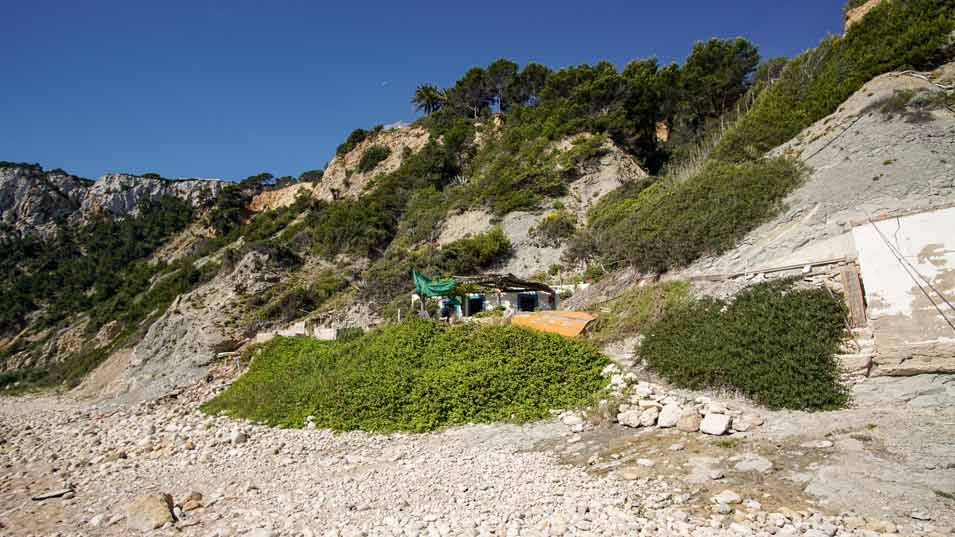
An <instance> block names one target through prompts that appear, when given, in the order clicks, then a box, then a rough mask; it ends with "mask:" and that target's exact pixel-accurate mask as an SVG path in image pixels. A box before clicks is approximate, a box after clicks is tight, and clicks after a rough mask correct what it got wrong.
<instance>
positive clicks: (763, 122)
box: [713, 0, 955, 162]
mask: <svg viewBox="0 0 955 537" xmlns="http://www.w3.org/2000/svg"><path fill="white" fill-rule="evenodd" d="M953 30H955V2H953V0H897V1H889V2H882V3H881V4H879V5H878V6H877V7H876V8H874V9H873V10H872V11H870V12H869V13H868V14H867V15H866V16H865V18H863V19H862V21H860V22H859V23H857V24H855V25H853V26H852V28H851V29H850V30H849V31H848V32H847V33H846V34H845V35H843V36H832V37H829V38H827V39H826V40H824V41H823V42H822V43H820V44H819V46H818V47H817V48H815V49H813V50H810V51H808V52H806V53H804V54H802V55H800V56H799V57H797V58H795V59H794V60H792V61H791V62H789V65H787V66H786V67H785V69H783V71H782V73H781V76H780V78H779V80H777V81H776V82H775V83H774V84H773V85H772V86H771V87H770V88H768V89H767V90H766V91H764V92H763V93H762V94H761V95H760V97H759V98H758V99H757V101H756V103H755V104H754V105H753V108H752V110H750V112H749V113H748V114H746V116H745V117H744V118H743V119H742V121H741V122H740V123H739V124H738V125H737V127H736V128H734V129H732V130H730V131H729V132H728V133H727V134H726V136H724V137H723V139H722V141H721V142H720V144H719V145H718V146H717V148H716V150H715V152H714V155H713V156H714V157H715V158H717V159H720V160H726V161H733V162H740V161H743V160H747V159H752V158H755V157H758V156H761V155H763V154H764V153H765V152H766V151H769V150H770V149H772V148H774V147H776V146H778V145H780V144H782V143H784V142H786V141H787V140H789V139H791V138H792V137H794V136H795V135H796V134H798V133H799V131H801V130H802V129H804V128H806V127H808V126H809V125H811V124H812V123H814V122H815V121H818V120H820V119H822V118H824V117H825V116H827V115H829V114H831V113H832V112H833V111H835V109H836V108H837V107H838V106H839V105H840V104H842V103H843V102H844V101H845V100H846V99H847V98H849V96H850V95H852V94H853V93H854V92H855V91H857V90H858V89H859V88H861V87H862V85H863V84H865V83H866V82H868V81H869V80H871V79H872V78H873V77H875V76H876V75H879V74H882V73H885V72H887V71H892V70H894V69H906V68H911V69H927V68H931V67H934V66H936V65H939V64H940V63H943V62H945V61H950V60H951V59H952V57H953V51H955V49H953V45H952V42H951V37H950V35H951V32H952V31H953Z"/></svg>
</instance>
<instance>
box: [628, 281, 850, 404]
mask: <svg viewBox="0 0 955 537" xmlns="http://www.w3.org/2000/svg"><path fill="white" fill-rule="evenodd" d="M845 314H846V312H845V304H844V303H843V302H842V300H840V299H839V298H837V297H834V296H832V295H831V294H830V293H829V292H828V291H827V290H825V289H821V288H816V289H796V288H794V282H793V280H782V281H776V282H768V283H762V284H758V285H755V286H753V287H750V288H748V289H746V290H744V291H742V292H741V293H740V294H739V295H737V297H736V298H735V300H733V301H732V302H729V303H727V302H724V301H721V300H716V299H703V300H699V301H694V302H690V303H684V304H678V305H675V306H673V307H671V308H669V309H668V311H667V312H666V313H665V314H664V316H663V318H662V319H661V320H660V321H659V322H658V323H656V324H655V325H654V326H653V327H652V328H651V329H650V331H649V333H648V334H647V335H646V339H645V340H644V341H643V345H642V346H641V347H640V350H639V352H640V356H641V358H643V359H645V360H646V361H647V363H648V365H649V367H650V368H651V369H653V370H655V371H657V372H658V373H660V374H661V375H663V376H664V377H665V378H667V380H669V381H670V382H672V383H673V384H675V385H676V386H679V387H681V388H690V389H703V388H731V389H736V390H739V391H740V392H741V393H743V394H744V395H746V396H747V397H750V398H751V399H752V400H753V401H755V402H756V403H758V404H761V405H765V406H767V407H769V408H774V409H775V408H790V409H799V410H803V409H808V410H826V409H834V408H839V407H841V406H843V405H845V403H846V402H847V401H848V392H847V390H846V388H845V387H844V386H843V385H842V384H840V382H839V365H838V362H837V361H836V358H835V355H836V353H837V352H838V351H839V349H840V346H841V344H842V342H843V340H844V338H845V328H844V326H845V325H844V320H845Z"/></svg>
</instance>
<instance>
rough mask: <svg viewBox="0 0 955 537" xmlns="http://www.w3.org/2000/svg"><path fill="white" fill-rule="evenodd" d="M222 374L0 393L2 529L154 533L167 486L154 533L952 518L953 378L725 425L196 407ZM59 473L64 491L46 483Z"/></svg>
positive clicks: (788, 531)
mask: <svg viewBox="0 0 955 537" xmlns="http://www.w3.org/2000/svg"><path fill="white" fill-rule="evenodd" d="M949 380H951V379H949ZM224 382H225V381H223V380H219V381H215V382H213V383H212V384H202V385H197V386H195V387H193V388H191V389H189V390H186V391H185V392H183V393H180V394H178V396H177V397H175V398H166V399H164V400H161V401H157V402H150V403H142V404H139V405H135V406H122V405H120V404H118V403H116V402H114V401H90V400H85V401H84V400H77V399H75V398H72V397H68V396H25V397H19V398H4V399H0V445H2V452H0V464H2V467H3V472H2V476H0V535H3V536H6V535H11V536H12V535H16V536H26V535H44V536H45V535H61V536H72V535H76V536H79V535H139V534H142V532H140V531H138V530H133V529H130V527H129V525H134V522H133V517H128V514H127V508H128V506H129V505H130V504H131V503H132V502H133V500H134V499H136V498H137V497H140V496H143V495H148V494H156V493H164V494H169V495H170V496H171V497H172V504H173V505H175V508H174V510H175V513H176V518H177V520H176V521H175V522H174V523H173V522H169V523H168V524H167V525H165V526H164V527H160V528H158V529H155V530H153V531H151V532H147V533H148V534H153V535H199V536H210V537H211V536H214V535H218V536H220V537H224V536H232V535H250V536H253V537H263V536H268V535H272V536H309V535H692V536H716V535H727V536H729V535H733V536H737V535H763V536H765V535H778V536H796V535H806V536H808V537H820V536H827V537H831V536H833V535H841V536H849V535H852V536H867V537H868V536H875V535H880V534H886V535H894V534H900V533H901V534H908V535H929V534H933V533H934V534H937V535H950V534H951V529H950V528H951V526H952V525H953V524H952V522H953V521H952V520H951V507H952V505H955V504H953V503H952V502H951V500H950V499H946V498H945V497H943V496H942V495H943V494H945V493H950V492H955V485H953V484H955V473H953V472H955V470H953V469H955V458H953V453H952V452H953V448H952V444H953V442H951V440H955V439H952V438H951V436H952V435H953V431H955V428H953V427H948V428H947V429H945V425H946V423H948V424H950V422H952V421H953V419H955V417H953V416H955V414H953V412H952V410H951V409H952V405H951V403H952V400H953V399H955V393H952V392H951V391H950V392H946V391H945V390H946V389H948V388H950V387H952V388H955V386H953V385H951V383H948V384H945V385H944V387H943V389H942V391H941V392H939V391H938V390H935V391H934V392H932V394H931V397H930V400H928V401H926V399H925V397H924V396H922V398H921V399H919V398H918V397H914V398H909V400H910V402H912V401H915V402H917V407H918V408H914V407H912V408H907V407H906V406H905V405H906V404H907V403H905V400H906V399H905V394H909V395H911V394H912V393H923V392H925V386H924V384H925V383H924V382H923V383H921V384H919V383H916V384H915V385H912V386H906V387H903V389H896V390H895V391H893V390H892V389H890V387H880V388H879V390H877V391H876V393H889V394H891V395H892V397H893V398H894V399H893V400H894V404H893V405H887V404H886V402H885V401H883V400H881V399H879V398H878V397H872V394H871V393H868V395H862V396H860V406H859V407H858V408H855V409H852V410H847V411H843V412H837V413H826V414H815V415H814V414H806V413H764V415H765V417H766V419H767V421H766V424H765V425H763V426H762V427H760V428H759V429H758V430H757V431H751V432H747V433H736V434H734V435H733V436H732V437H710V436H706V435H702V434H699V433H681V432H678V431H677V430H676V429H667V430H663V429H656V428H640V429H633V428H628V427H623V426H621V425H619V424H614V423H604V424H597V425H585V426H584V428H583V429H584V430H580V428H581V427H580V426H579V425H577V426H576V427H569V426H568V425H565V424H564V423H562V422H561V421H558V420H552V421H547V422H541V423H535V424H529V425H524V426H516V425H507V424H493V425H480V426H477V425H475V426H467V427H458V428H452V429H447V430H444V431H440V432H437V433H432V434H423V435H409V434H393V435H371V434H365V433H344V434H333V433H331V432H329V431H322V430H314V429H311V430H310V429H308V428H305V429H296V430H278V429H270V428H267V427H262V426H258V425H254V424H249V423H245V422H239V421H234V420H231V419H229V418H225V417H210V416H206V415H204V414H202V413H201V412H199V411H198V408H197V407H198V404H199V402H200V401H202V400H205V399H206V398H208V397H210V396H211V395H212V394H213V393H214V392H215V391H217V390H219V389H221V388H222V386H223V385H224ZM864 391H865V390H864V389H863V390H862V391H861V392H860V393H862V392H864ZM872 391H873V390H870V392H872ZM952 391H955V390H952ZM900 394H901V395H900ZM900 401H901V403H900ZM733 404H734V405H737V404H739V403H738V402H735V401H734V402H733ZM933 405H941V406H933ZM746 411H747V412H749V411H751V410H750V409H746ZM946 420H947V421H946ZM909 425H911V426H909ZM939 428H941V430H940V429H939ZM859 431H865V433H860V432H859ZM862 434H867V435H868V437H863V436H861V435H862ZM927 442H928V443H931V444H932V445H931V446H929V445H927ZM914 444H918V445H920V446H922V447H923V449H922V451H919V450H915V449H912V446H913V445H914ZM929 467H931V470H930V469H929ZM880 472H881V473H880ZM909 472H911V473H912V475H911V476H910V477H907V473H909ZM933 476H934V477H933ZM867 479H868V480H869V481H867ZM926 479H929V480H931V479H934V482H926ZM873 480H874V481H873ZM870 482H875V483H877V485H876V486H875V487H874V488H873V487H872V486H870V485H871V483H870ZM946 482H947V483H948V485H945V483H946ZM933 483H934V484H935V485H934V486H937V487H939V488H938V489H933ZM946 486H948V489H953V490H948V489H945V487H946ZM814 489H819V490H814ZM870 489H871V490H870ZM45 492H53V493H59V494H61V495H59V496H57V497H55V498H50V499H45V500H39V501H38V500H33V499H32V498H33V497H35V496H36V495H38V494H41V493H45ZM920 494H921V495H920ZM926 498H929V499H926ZM190 499H191V500H192V501H190ZM852 507H854V508H853V509H852V511H851V512H850V511H849V508H852ZM166 514H167V515H168V510H167V513H166ZM170 520H171V519H170Z"/></svg>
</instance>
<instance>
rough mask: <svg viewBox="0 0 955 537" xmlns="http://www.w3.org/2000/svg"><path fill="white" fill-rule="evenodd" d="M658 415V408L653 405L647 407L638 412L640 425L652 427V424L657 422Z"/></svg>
mask: <svg viewBox="0 0 955 537" xmlns="http://www.w3.org/2000/svg"><path fill="white" fill-rule="evenodd" d="M659 415H660V409H659V408H657V407H655V406H653V407H650V408H647V409H646V410H644V411H643V412H642V413H641V414H640V425H642V426H644V427H652V426H653V424H655V423H656V422H657V416H659Z"/></svg>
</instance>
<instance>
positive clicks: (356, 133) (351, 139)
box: [335, 129, 372, 157]
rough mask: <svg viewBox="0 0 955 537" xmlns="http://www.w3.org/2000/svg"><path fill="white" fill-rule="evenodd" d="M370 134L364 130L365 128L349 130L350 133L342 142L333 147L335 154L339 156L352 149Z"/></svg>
mask: <svg viewBox="0 0 955 537" xmlns="http://www.w3.org/2000/svg"><path fill="white" fill-rule="evenodd" d="M371 134H372V132H370V131H366V130H365V129H355V130H353V131H351V133H350V134H349V135H348V138H346V139H345V141H344V142H342V143H341V144H339V146H338V147H337V148H335V155H337V156H339V157H340V156H342V155H344V154H345V153H348V152H349V151H351V150H352V149H355V147H357V146H358V144H360V143H362V142H364V141H365V139H367V138H368V137H369V136H370V135H371Z"/></svg>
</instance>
